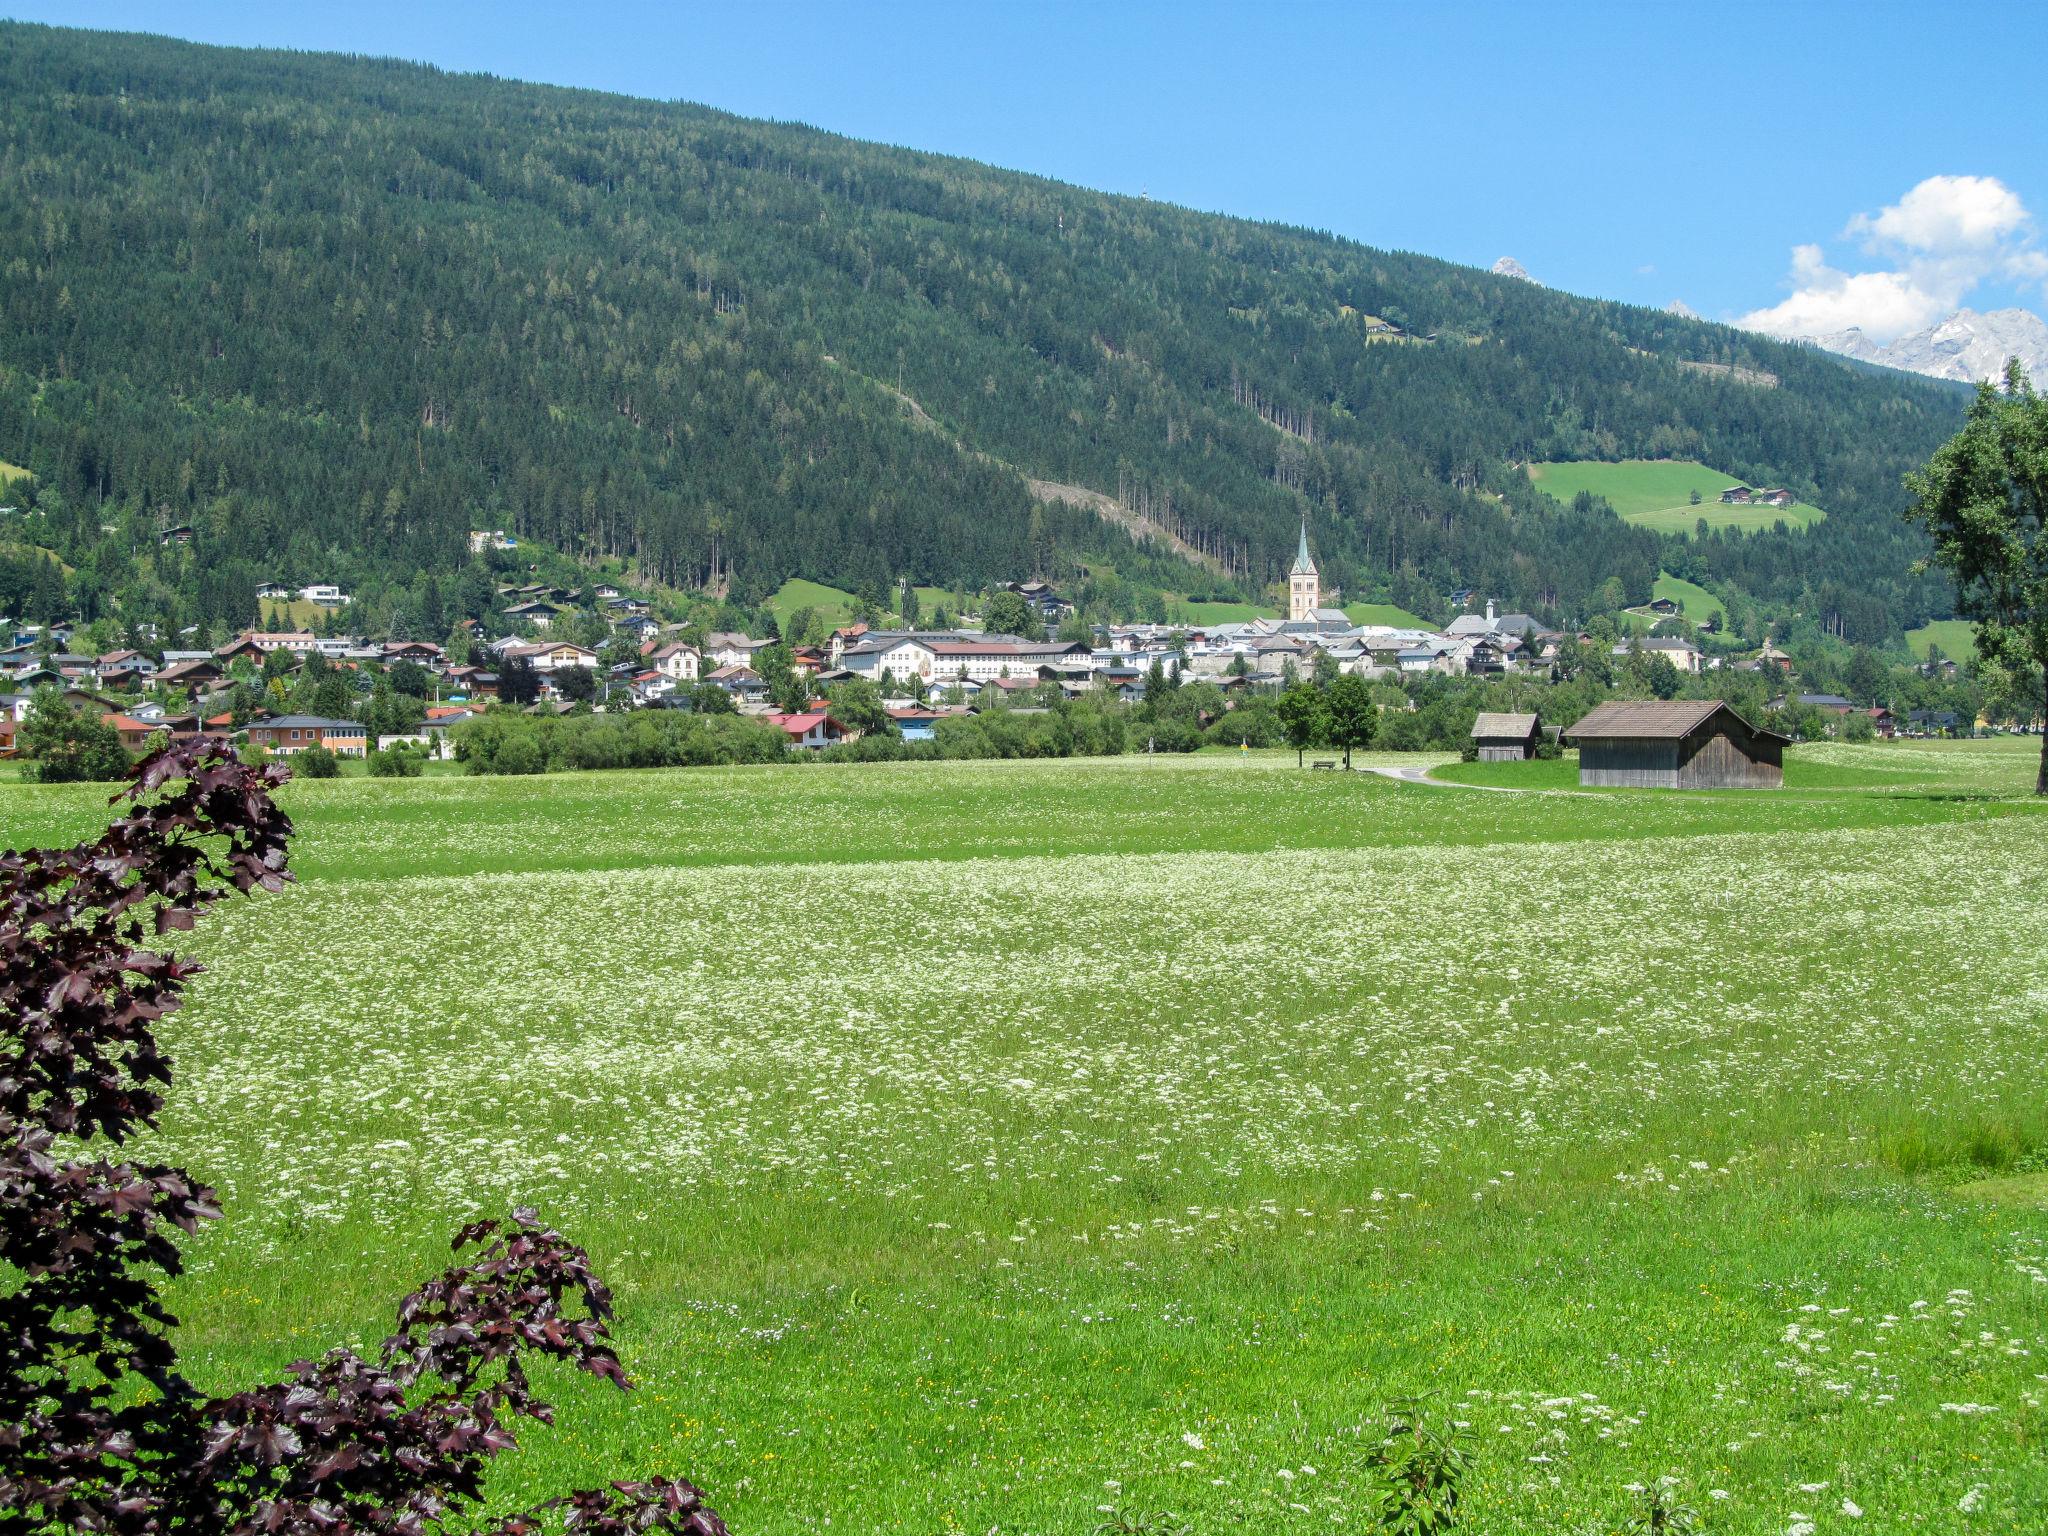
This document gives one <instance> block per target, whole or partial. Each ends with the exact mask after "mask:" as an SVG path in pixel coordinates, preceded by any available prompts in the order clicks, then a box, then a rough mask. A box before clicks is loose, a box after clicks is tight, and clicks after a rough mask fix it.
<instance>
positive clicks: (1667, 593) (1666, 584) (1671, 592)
mask: <svg viewBox="0 0 2048 1536" xmlns="http://www.w3.org/2000/svg"><path fill="white" fill-rule="evenodd" d="M1650 596H1651V597H1653V598H1658V597H1668V598H1670V599H1671V600H1672V601H1673V602H1674V603H1676V604H1678V611H1679V612H1680V613H1681V614H1683V615H1684V616H1685V617H1686V618H1688V619H1690V620H1691V621H1692V622H1693V623H1695V624H1704V623H1705V622H1706V621H1707V620H1708V618H1709V617H1711V616H1712V615H1714V614H1716V613H1724V614H1725V612H1726V608H1725V607H1724V605H1723V604H1722V602H1721V599H1719V598H1718V597H1716V596H1714V594H1713V593H1711V592H1709V591H1708V590H1707V589H1706V588H1705V587H1702V586H1699V585H1697V584H1696V583H1694V582H1690V581H1687V580H1686V579H1685V578H1684V577H1682V576H1674V575H1672V574H1671V573H1670V572H1669V571H1659V572H1658V573H1657V581H1656V584H1655V585H1654V586H1652V587H1651V589H1650ZM1630 611H1631V612H1642V611H1643V610H1637V609H1632V610H1630ZM1646 616H1647V615H1646Z"/></svg>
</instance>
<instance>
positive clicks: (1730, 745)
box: [1678, 730, 1785, 789]
mask: <svg viewBox="0 0 2048 1536" xmlns="http://www.w3.org/2000/svg"><path fill="white" fill-rule="evenodd" d="M1784 782H1785V767H1784V754H1783V752H1782V750H1781V749H1780V748H1779V746H1778V744H1777V743H1776V742H1775V741H1759V740H1757V739H1756V738H1754V737H1752V736H1750V735H1749V734H1748V733H1747V732H1743V731H1731V730H1717V731H1710V732H1703V733H1701V734H1700V735H1698V736H1694V737H1688V738H1686V741H1685V751H1684V752H1683V753H1682V754H1681V755H1680V759H1679V765H1678V786H1679V788H1681V789H1777V788H1779V787H1780V786H1781V785H1783V784H1784Z"/></svg>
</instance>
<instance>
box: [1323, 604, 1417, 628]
mask: <svg viewBox="0 0 2048 1536" xmlns="http://www.w3.org/2000/svg"><path fill="white" fill-rule="evenodd" d="M1344 612H1345V613H1346V614H1347V615H1349V617H1350V619H1351V622H1352V623H1354V624H1385V625H1389V626H1391V627H1392V628H1394V629H1434V628H1435V627H1436V626H1435V625H1433V624H1431V623H1430V622H1429V620H1427V619H1423V618H1417V617H1416V616H1415V615H1414V614H1412V613H1410V612H1409V611H1408V610H1407V609H1406V608H1400V607H1396V606H1395V605H1394V604H1393V603H1346V604H1345V605H1344Z"/></svg>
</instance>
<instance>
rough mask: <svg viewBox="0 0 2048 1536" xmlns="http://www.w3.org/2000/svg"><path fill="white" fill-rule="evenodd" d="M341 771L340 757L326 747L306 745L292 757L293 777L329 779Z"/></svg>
mask: <svg viewBox="0 0 2048 1536" xmlns="http://www.w3.org/2000/svg"><path fill="white" fill-rule="evenodd" d="M340 772H341V759H340V758H338V757H336V756H335V755H334V754H333V752H331V751H329V750H328V749H327V748H326V747H322V746H317V745H315V746H311V747H307V748H306V749H305V750H304V751H303V752H300V753H299V754H298V755H297V756H295V757H294V758H293V759H292V777H293V778H295V779H331V778H334V777H336V776H337V775H339V774H340Z"/></svg>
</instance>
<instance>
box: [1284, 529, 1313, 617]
mask: <svg viewBox="0 0 2048 1536" xmlns="http://www.w3.org/2000/svg"><path fill="white" fill-rule="evenodd" d="M1320 595H1321V583H1320V582H1319V580H1318V579H1317V576H1316V563H1315V561H1313V560H1311V559H1309V557H1308V519H1307V518H1306V517H1303V518H1302V520H1301V549H1300V550H1299V551H1298V552H1297V553H1296V554H1295V557H1294V569H1293V570H1291V571H1289V572H1288V573H1287V618H1288V621H1289V622H1290V623H1297V624H1299V623H1306V622H1308V621H1310V620H1312V619H1314V618H1315V613H1316V609H1317V608H1318V607H1319V606H1320V601H1319V599H1320Z"/></svg>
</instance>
